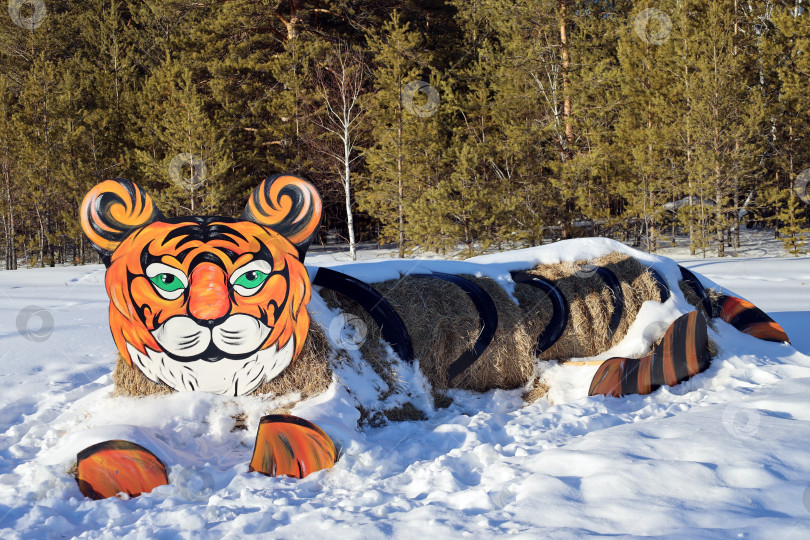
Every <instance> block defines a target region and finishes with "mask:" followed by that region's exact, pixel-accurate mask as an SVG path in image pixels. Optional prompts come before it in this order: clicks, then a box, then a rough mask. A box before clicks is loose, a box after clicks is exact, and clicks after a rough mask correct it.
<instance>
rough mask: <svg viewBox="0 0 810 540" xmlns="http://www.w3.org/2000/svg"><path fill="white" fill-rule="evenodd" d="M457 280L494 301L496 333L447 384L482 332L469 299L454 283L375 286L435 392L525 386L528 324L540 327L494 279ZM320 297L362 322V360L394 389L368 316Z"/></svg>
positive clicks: (339, 299) (530, 367)
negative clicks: (452, 370) (364, 328)
mask: <svg viewBox="0 0 810 540" xmlns="http://www.w3.org/2000/svg"><path fill="white" fill-rule="evenodd" d="M460 277H463V278H464V279H467V280H469V281H471V282H473V283H475V284H476V285H478V286H479V287H481V288H482V289H483V290H484V291H485V292H486V293H487V294H488V295H489V296H490V298H492V301H493V302H494V304H495V307H496V309H497V312H498V313H497V314H498V327H497V330H496V332H495V335H494V337H493V339H492V341H491V342H490V344H489V346H488V347H487V348H486V350H485V351H484V352H483V354H482V355H481V356H480V357H479V358H478V359H477V360H476V361H475V363H474V364H472V365H471V366H470V367H468V368H467V369H465V370H464V371H463V372H462V373H461V374H460V375H458V376H457V377H456V378H455V379H454V380H453V381H451V382H450V381H448V380H447V368H448V367H449V366H450V364H452V363H453V362H455V361H456V360H457V359H458V358H459V357H460V356H461V355H462V354H463V353H464V352H466V351H471V350H472V349H473V346H474V344H475V342H476V339H477V338H478V336H479V334H480V332H481V326H480V318H479V315H478V311H477V310H476V308H475V305H474V303H473V302H472V301H471V300H470V298H469V297H468V296H467V294H466V293H465V292H464V291H463V290H462V289H461V288H459V287H458V286H456V285H454V284H452V283H448V282H446V281H442V280H438V279H433V278H427V277H420V276H403V277H402V278H400V279H397V280H388V281H383V282H380V283H374V284H373V286H374V288H375V289H377V291H379V292H380V294H382V295H383V296H384V297H385V299H386V300H387V301H388V302H390V303H391V305H392V306H393V307H394V309H395V310H396V312H397V313H398V314H399V316H400V317H401V318H402V321H403V323H404V324H405V327H406V329H407V330H408V334H409V335H410V338H411V342H412V345H413V349H414V356H415V358H417V359H418V360H419V364H420V368H421V370H422V372H423V373H424V374H425V376H426V377H427V379H428V380H429V381H430V383H431V385H432V386H433V387H434V389H436V390H444V389H446V388H448V387H452V388H464V389H467V390H474V391H479V392H483V391H486V390H491V389H493V388H504V389H511V388H520V387H522V386H524V385H525V384H526V383H527V382H528V381H529V380H530V379H531V378H532V375H533V373H534V340H533V339H532V338H531V337H530V332H529V330H528V329H527V328H526V323H531V324H532V325H535V326H536V325H537V324H538V323H536V322H535V320H533V319H527V318H526V317H525V316H524V314H523V312H522V310H521V309H520V306H518V305H517V304H516V303H515V302H514V301H513V300H512V299H511V298H510V297H509V295H508V294H507V293H506V291H504V290H503V288H502V287H501V286H500V285H498V284H497V283H496V282H495V281H493V280H492V279H489V278H479V277H475V276H469V275H463V276H460ZM320 294H321V296H322V297H323V298H324V300H325V301H326V302H327V304H328V305H329V306H330V307H333V308H339V309H341V310H342V311H343V312H344V313H350V314H352V315H355V316H357V317H360V319H361V320H362V321H363V322H364V323H365V324H366V325H367V327H368V335H367V337H366V341H365V342H364V343H363V344H362V346H361V348H360V352H361V353H362V355H363V359H364V360H366V361H367V362H369V364H370V365H371V366H372V367H374V369H375V371H376V372H377V373H378V374H380V375H381V376H382V377H383V380H385V381H386V382H389V385H391V384H392V383H395V382H396V379H397V375H396V373H395V372H393V371H392V367H391V366H390V364H389V363H388V362H387V357H386V355H385V351H384V349H383V348H382V346H381V345H380V339H381V337H382V336H381V332H380V330H379V327H377V325H376V323H375V322H374V321H373V319H372V318H371V317H370V316H369V315H368V313H366V312H365V310H364V309H362V308H361V307H360V306H359V305H358V304H357V303H356V302H354V301H352V300H351V299H349V298H346V297H345V296H344V295H342V294H339V293H335V292H334V291H330V290H325V289H324V290H321V292H320ZM542 302H546V300H545V299H543V300H541V303H542Z"/></svg>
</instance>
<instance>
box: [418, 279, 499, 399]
mask: <svg viewBox="0 0 810 540" xmlns="http://www.w3.org/2000/svg"><path fill="white" fill-rule="evenodd" d="M411 277H423V278H432V279H440V280H442V281H446V282H448V283H452V284H453V285H456V286H457V287H459V288H460V289H461V290H463V291H464V292H465V293H467V296H469V297H470V300H472V303H473V304H474V305H475V309H476V310H477V311H478V320H479V322H480V324H481V332H480V333H479V334H478V339H476V340H475V344H473V348H472V350H467V351H464V352H463V353H461V356H459V357H458V359H457V360H456V361H455V362H453V363H452V364H450V365H449V366H448V367H447V384H448V385H449V384H450V383H451V382H452V381H453V379H455V378H456V377H458V376H459V375H461V373H462V372H463V371H464V370H465V369H467V368H468V367H470V366H471V365H473V364H474V363H475V361H476V360H478V358H480V356H481V355H482V354H484V351H486V350H487V347H489V344H490V343H492V338H494V337H495V332H496V331H497V330H498V308H497V306H495V302H493V301H492V297H490V296H489V294H487V292H486V291H485V290H484V289H483V288H481V287H480V286H479V285H478V284H476V283H474V282H472V281H470V280H469V279H465V278H463V277H461V276H457V275H454V274H445V273H444V272H431V273H430V274H411Z"/></svg>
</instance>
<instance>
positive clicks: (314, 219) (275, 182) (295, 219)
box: [239, 174, 323, 262]
mask: <svg viewBox="0 0 810 540" xmlns="http://www.w3.org/2000/svg"><path fill="white" fill-rule="evenodd" d="M322 212H323V208H322V204H321V197H320V195H318V190H316V189H315V186H313V185H312V184H310V183H309V182H307V181H306V180H304V179H303V178H299V177H297V176H292V175H288V174H285V175H276V176H271V177H270V178H268V179H267V180H264V181H263V182H262V183H261V184H260V185H259V187H257V188H256V189H254V190H253V194H251V196H250V199H248V203H247V206H246V207H245V210H244V211H243V212H242V215H241V216H239V217H240V218H241V219H244V220H246V221H252V222H254V223H258V224H259V225H263V226H265V227H267V228H268V229H271V230H273V231H275V232H277V233H279V234H280V235H281V236H283V237H284V238H286V239H287V240H289V241H290V242H291V243H292V244H293V245H294V246H295V247H296V249H298V256H299V259H300V260H301V262H303V261H304V256H306V253H307V248H309V245H310V244H311V243H312V240H313V239H314V238H315V235H316V234H317V232H318V227H319V226H320V224H321V214H322Z"/></svg>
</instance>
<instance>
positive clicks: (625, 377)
mask: <svg viewBox="0 0 810 540" xmlns="http://www.w3.org/2000/svg"><path fill="white" fill-rule="evenodd" d="M640 366H641V361H640V360H636V359H634V358H627V359H625V360H624V369H623V370H622V374H621V379H622V395H625V394H638V370H639V367H640Z"/></svg>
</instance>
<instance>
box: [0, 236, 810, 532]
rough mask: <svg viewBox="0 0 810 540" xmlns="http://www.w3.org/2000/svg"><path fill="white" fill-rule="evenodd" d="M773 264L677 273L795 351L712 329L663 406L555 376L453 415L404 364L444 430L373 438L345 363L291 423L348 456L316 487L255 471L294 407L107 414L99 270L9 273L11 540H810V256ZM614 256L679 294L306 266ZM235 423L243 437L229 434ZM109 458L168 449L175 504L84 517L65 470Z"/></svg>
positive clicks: (173, 399) (164, 494) (462, 399)
mask: <svg viewBox="0 0 810 540" xmlns="http://www.w3.org/2000/svg"><path fill="white" fill-rule="evenodd" d="M762 245H765V247H764V248H758V249H760V251H757V252H751V253H747V254H746V253H742V254H741V255H743V256H741V257H737V258H731V259H697V258H689V257H688V256H687V255H686V252H685V250H684V248H683V246H679V247H676V248H672V249H671V250H669V251H666V253H667V254H668V255H670V256H673V257H675V258H676V259H677V260H679V261H680V262H681V263H682V264H683V265H684V266H686V267H688V268H690V269H692V270H693V271H695V272H698V273H699V274H701V279H702V280H703V281H704V283H706V284H711V283H716V284H718V285H720V286H722V287H724V288H726V289H729V290H732V291H735V292H736V293H738V294H739V295H741V296H744V297H745V298H747V299H749V300H751V301H752V302H754V303H755V304H757V305H758V306H759V307H761V308H762V309H764V310H766V311H768V312H769V313H770V314H771V315H772V316H773V317H774V318H775V319H776V320H777V322H779V323H780V324H782V325H783V327H784V328H785V330H786V331H787V332H788V335H790V336H791V338H792V339H793V343H794V345H795V348H793V347H791V346H788V345H782V344H774V343H766V342H762V341H758V340H756V339H753V338H751V337H749V336H746V335H743V334H741V333H739V332H737V331H736V330H734V329H733V328H732V327H731V326H729V325H727V324H725V323H722V322H718V324H717V330H716V332H715V331H713V332H712V337H713V339H715V340H716V341H717V343H718V344H719V346H720V353H719V356H718V357H717V358H716V359H715V360H714V361H713V363H712V365H711V367H710V368H709V369H708V370H707V371H706V372H704V373H702V374H700V375H698V376H696V377H694V378H693V379H691V380H690V381H687V382H686V383H684V384H681V385H678V386H675V387H672V388H668V387H665V388H662V389H660V390H659V391H657V392H655V393H653V394H652V395H649V396H628V397H624V398H620V399H616V398H606V397H585V395H584V394H585V391H586V390H587V386H588V384H589V383H590V377H589V375H588V373H592V372H593V371H594V369H595V367H594V366H575V367H572V366H559V365H551V366H549V367H548V368H547V369H545V370H544V371H543V373H542V377H544V379H545V380H546V382H547V383H549V384H550V385H551V387H552V391H551V393H550V395H549V399H546V400H540V401H538V402H535V403H533V404H530V405H524V404H523V402H522V400H521V397H520V395H521V391H520V390H515V391H502V390H500V391H492V392H487V393H484V394H474V393H469V392H462V391H453V392H452V397H453V404H452V405H451V406H450V407H448V408H446V409H438V410H433V409H431V408H430V403H429V400H428V399H427V398H426V397H424V398H422V399H421V400H420V399H419V396H425V388H426V384H427V383H426V382H425V381H424V379H423V378H422V377H421V374H420V373H419V372H418V371H417V370H414V369H411V368H409V367H408V366H400V374H401V377H402V384H403V386H404V387H405V388H407V389H408V390H409V391H410V392H411V393H412V394H413V395H414V396H415V397H416V398H417V399H416V402H415V403H416V405H417V406H419V407H420V408H423V409H424V410H425V411H426V412H428V419H427V420H425V421H419V422H400V423H389V424H388V425H386V426H382V427H379V428H367V429H365V430H364V431H357V429H356V424H357V419H358V418H359V412H358V410H357V408H356V404H357V403H362V404H365V405H368V406H373V404H374V403H373V402H374V400H375V399H377V395H378V390H379V389H380V388H382V387H383V385H384V384H385V383H384V382H382V381H381V380H379V378H377V377H376V376H375V375H374V374H373V372H372V371H371V370H370V369H369V368H368V367H367V366H364V364H363V361H362V359H361V358H360V357H359V356H358V355H357V353H356V351H350V353H351V354H352V365H351V366H344V367H342V368H341V369H339V370H338V371H337V378H338V379H339V381H338V380H336V381H335V383H333V385H332V386H331V387H330V389H329V391H328V392H327V393H325V394H324V395H321V396H317V397H315V398H312V399H310V400H308V401H305V402H299V403H297V404H295V405H294V408H293V413H294V414H297V415H299V416H302V417H304V418H307V419H309V420H311V421H314V422H315V423H316V424H318V425H319V426H321V427H322V428H323V429H324V430H325V431H326V432H327V433H329V434H330V436H332V437H333V439H334V440H335V442H336V443H337V444H338V445H339V446H340V447H341V449H342V455H341V459H340V461H339V462H338V463H337V465H336V466H335V467H334V468H333V469H330V470H327V471H321V472H319V473H316V474H313V475H310V476H309V477H307V478H305V479H303V480H294V479H290V478H268V477H264V476H261V475H258V474H253V473H248V472H247V464H248V461H249V459H250V456H251V453H252V449H253V442H254V438H255V430H256V426H257V424H258V420H259V418H260V417H261V416H262V415H263V414H266V412H268V411H269V410H271V409H274V408H279V407H283V406H289V405H292V404H294V403H295V401H296V400H295V396H292V397H284V398H278V399H276V400H267V399H259V398H254V397H242V398H229V397H223V396H215V395H211V394H205V393H177V394H172V395H169V396H161V397H150V398H142V399H134V398H113V397H111V391H112V380H111V375H110V373H111V369H112V367H113V365H114V361H115V356H116V353H115V346H114V344H113V341H112V338H111V336H110V334H109V330H108V328H107V306H108V300H107V297H106V294H105V292H104V288H103V276H104V269H103V267H101V266H86V267H66V268H52V269H32V270H20V271H14V272H0V366H2V368H1V369H0V429H1V430H2V435H0V537H2V538H51V537H66V538H68V537H76V536H81V537H82V538H99V537H109V536H116V537H133V538H146V537H149V538H152V537H157V538H174V537H183V538H191V537H193V538H223V537H225V538H241V537H243V536H246V535H250V534H262V535H265V536H268V537H273V538H298V537H312V536H314V535H316V534H318V535H322V534H323V533H328V534H330V535H334V536H335V537H338V538H383V537H392V536H393V537H397V538H411V537H428V536H429V537H431V538H457V537H463V536H468V537H476V538H477V537H482V538H491V537H495V536H502V535H507V534H508V535H511V536H514V537H516V538H538V537H554V538H580V537H583V536H597V535H599V536H601V535H616V536H646V535H650V536H660V537H678V538H682V537H693V538H694V537H699V538H728V537H735V536H738V537H742V538H796V539H798V538H808V537H810V447H808V445H807V440H808V439H809V438H810V357H808V356H806V353H810V336H808V335H807V334H808V332H807V331H806V330H805V328H806V327H807V325H808V323H809V322H810V316H809V313H808V312H810V310H808V309H807V308H806V306H808V305H810V258H806V257H803V258H792V257H791V258H783V257H774V256H772V255H775V254H776V253H778V247H776V245H775V244H773V243H772V242H771V243H768V240H767V239H765V238H764V237H763V239H762ZM612 249H622V250H623V251H625V252H627V253H631V254H633V255H635V256H638V257H640V258H643V260H644V262H645V263H647V264H651V265H654V266H655V267H656V269H658V270H659V272H661V273H662V275H664V277H665V279H666V280H667V281H668V282H669V284H670V285H674V283H675V280H677V279H678V272H677V267H676V266H675V265H674V264H673V263H671V262H670V261H668V260H667V259H665V258H663V257H660V256H651V255H646V254H641V253H640V252H636V251H633V250H631V249H630V248H627V247H625V246H623V245H620V244H616V243H613V242H611V241H606V240H601V239H594V240H588V241H574V242H567V243H566V242H563V243H558V244H554V245H551V246H543V247H540V248H532V249H529V250H522V251H520V252H509V253H504V254H496V255H486V256H483V257H478V258H476V259H474V260H473V261H468V262H459V261H442V260H438V259H430V260H420V261H415V260H404V261H399V260H389V259H384V258H383V257H386V256H389V255H390V251H384V250H378V251H373V250H361V251H360V253H361V254H363V255H364V256H365V257H368V258H370V259H373V260H366V261H362V262H360V263H355V264H347V263H346V262H345V261H346V258H345V256H344V255H343V254H342V253H340V254H335V253H322V252H320V251H319V250H315V251H314V252H313V253H312V254H311V255H310V256H309V257H308V258H307V265H308V266H310V270H311V272H312V273H314V271H315V268H316V267H317V266H331V267H334V268H336V269H340V270H341V271H344V272H348V273H351V274H352V275H356V276H358V277H360V278H362V279H366V280H368V281H380V280H383V279H392V278H396V277H397V276H398V275H400V274H403V273H408V272H414V271H416V272H427V271H442V272H451V273H473V274H476V275H488V276H492V277H494V278H496V279H498V280H499V282H500V283H501V284H503V285H504V286H505V287H506V288H507V289H509V288H510V283H509V279H508V277H507V275H508V271H509V270H514V269H519V268H525V267H528V266H530V265H531V264H532V263H534V262H546V263H548V262H555V261H558V260H573V259H576V258H581V257H583V256H588V257H596V256H599V255H601V254H604V253H606V252H607V251H610V250H612ZM745 255H749V256H747V257H746V256H745ZM473 262H474V263H475V266H472V265H471V263H473ZM704 278H705V279H704ZM313 296H314V298H313V302H312V304H311V310H312V312H313V316H314V317H315V318H316V320H318V321H319V322H320V323H321V324H325V325H327V326H328V324H329V323H330V322H331V321H332V320H333V319H334V318H335V317H337V316H339V314H337V313H336V312H333V311H331V310H329V309H328V308H327V307H326V306H325V304H324V303H323V302H322V300H320V298H319V297H318V296H317V294H316V295H313ZM688 309H689V308H688V306H687V305H686V304H685V301H684V299H683V297H682V295H681V294H680V293H679V292H678V291H677V289H676V291H675V294H673V296H672V298H671V299H670V301H668V302H667V303H665V304H663V305H662V304H660V303H657V302H649V303H647V304H645V305H644V308H643V310H642V312H641V313H640V315H639V317H638V318H637V320H636V321H635V323H634V324H633V326H632V327H631V329H630V331H629V333H628V337H627V338H626V339H625V340H624V341H623V342H622V343H621V344H619V345H618V346H617V347H616V348H614V351H611V352H612V353H616V354H618V353H619V352H617V351H621V352H622V354H630V353H632V352H634V351H639V350H641V349H644V348H645V347H646V346H648V345H649V343H651V342H652V341H653V340H654V339H656V337H658V336H660V334H661V333H662V332H663V331H664V330H665V329H666V326H667V324H668V322H670V321H671V320H674V318H675V317H677V316H678V314H679V313H682V312H684V311H686V310H688ZM600 356H603V355H600ZM347 387H348V388H347ZM583 388H584V390H583ZM389 399H390V400H392V402H394V401H396V400H397V399H402V396H401V395H396V394H395V395H393V396H392V397H390V398H389ZM388 405H390V404H388V403H387V404H386V406H388ZM240 412H243V413H244V414H245V415H246V417H247V425H248V429H247V430H234V429H233V426H234V420H233V416H234V415H236V414H238V413H240ZM111 438H124V439H127V440H131V441H133V442H137V443H139V444H142V445H144V446H146V447H147V448H149V449H150V450H152V451H153V452H154V453H155V454H156V455H158V457H160V458H161V460H163V461H164V463H166V464H167V466H168V467H169V470H170V473H169V479H170V481H171V485H168V486H162V487H159V488H157V489H155V490H154V491H153V492H152V493H150V494H145V495H142V496H141V497H138V498H136V499H133V500H120V499H107V500H103V501H91V500H89V499H85V498H84V497H83V496H82V495H81V493H80V492H79V490H78V487H77V486H76V483H75V481H74V480H73V478H72V477H71V476H70V475H69V474H68V473H67V471H68V469H69V468H70V467H71V465H73V464H74V463H75V456H76V452H78V451H79V450H81V449H83V448H85V447H87V446H89V445H91V444H93V443H95V442H99V441H102V440H106V439H111Z"/></svg>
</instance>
